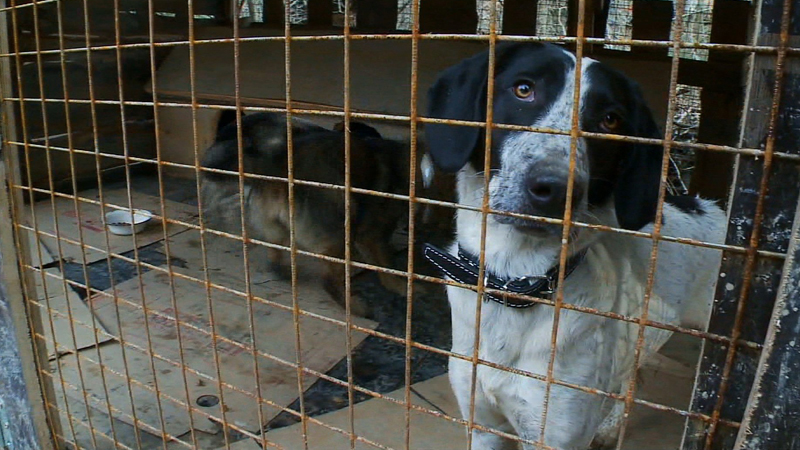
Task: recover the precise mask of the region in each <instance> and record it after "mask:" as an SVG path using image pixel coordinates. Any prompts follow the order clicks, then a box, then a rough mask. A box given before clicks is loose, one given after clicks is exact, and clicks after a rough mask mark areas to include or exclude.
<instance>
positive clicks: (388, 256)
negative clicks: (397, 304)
mask: <svg viewBox="0 0 800 450" xmlns="http://www.w3.org/2000/svg"><path fill="white" fill-rule="evenodd" d="M358 250H359V252H360V253H361V254H363V255H364V258H365V259H367V263H369V264H372V265H375V266H380V267H385V268H389V269H391V268H393V267H394V261H393V260H392V248H391V245H389V237H388V236H387V235H386V233H382V235H380V236H375V237H372V236H367V238H366V239H363V240H361V242H359V243H358ZM378 279H379V280H380V281H381V285H383V287H384V288H386V289H388V290H389V291H391V292H393V293H395V294H397V295H402V296H405V295H406V287H407V282H406V279H405V278H403V277H400V276H397V275H392V274H390V273H386V272H378Z"/></svg>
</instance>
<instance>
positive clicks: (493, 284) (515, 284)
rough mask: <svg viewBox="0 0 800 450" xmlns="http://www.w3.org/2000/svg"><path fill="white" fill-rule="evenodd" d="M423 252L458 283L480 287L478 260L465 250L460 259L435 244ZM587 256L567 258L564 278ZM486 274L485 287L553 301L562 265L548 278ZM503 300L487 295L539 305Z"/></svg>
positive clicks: (511, 303)
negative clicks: (503, 276)
mask: <svg viewBox="0 0 800 450" xmlns="http://www.w3.org/2000/svg"><path fill="white" fill-rule="evenodd" d="M422 253H423V255H424V256H425V258H426V259H427V260H428V261H430V262H431V263H432V264H433V265H435V266H436V267H438V268H439V269H440V270H441V271H442V272H444V273H445V275H447V276H448V277H450V278H452V279H453V280H454V281H457V282H459V283H464V284H471V285H477V284H478V258H477V257H476V256H475V255H472V254H469V253H467V252H465V251H463V250H462V249H461V247H459V248H458V256H457V257H456V256H453V255H451V254H449V253H447V252H446V251H444V250H442V249H440V248H438V247H436V246H434V245H431V244H425V245H424V247H423V250H422ZM585 256H586V249H583V250H581V251H579V252H578V253H576V254H574V255H572V256H571V257H570V258H569V259H567V265H566V267H565V269H566V273H565V274H564V279H566V278H567V277H568V276H569V275H570V274H571V273H572V272H573V271H574V270H575V268H577V267H578V265H579V264H580V263H581V262H582V261H583V258H584V257H585ZM484 274H485V276H486V282H485V283H484V285H485V287H488V288H491V289H497V290H499V291H506V292H510V293H513V294H522V295H529V296H532V297H539V298H545V299H550V298H551V296H552V295H553V293H555V291H556V288H557V287H558V286H557V284H558V264H556V265H555V266H553V267H551V268H550V270H548V271H547V273H545V274H544V275H533V276H526V277H519V278H511V279H504V278H500V277H498V276H497V275H494V274H492V273H490V272H488V271H484ZM502 297H503V298H498V297H496V296H495V295H492V294H485V295H484V298H485V299H489V300H492V301H493V302H497V303H500V304H501V305H504V306H508V307H511V308H528V307H531V306H534V305H536V303H535V302H531V301H527V300H522V299H516V298H510V297H508V296H506V295H503V296H502Z"/></svg>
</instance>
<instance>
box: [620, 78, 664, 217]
mask: <svg viewBox="0 0 800 450" xmlns="http://www.w3.org/2000/svg"><path fill="white" fill-rule="evenodd" d="M634 92H635V102H636V107H635V109H634V111H635V115H634V121H635V122H634V123H633V135H634V136H637V137H644V138H651V139H663V138H664V135H663V134H662V133H661V131H659V128H658V125H656V121H655V119H653V113H652V112H651V111H650V108H648V107H647V104H646V103H645V102H644V99H643V98H642V95H641V93H640V92H639V89H638V87H634ZM663 155H664V149H663V147H662V146H661V145H647V144H632V145H631V150H630V152H629V153H628V155H627V157H626V158H625V159H624V160H623V161H622V168H621V172H620V176H619V178H618V180H617V186H616V188H615V190H614V207H615V209H616V214H617V221H618V222H619V225H620V227H622V228H625V229H627V230H639V229H641V228H642V227H644V226H645V225H647V224H648V223H651V222H653V221H654V220H655V217H656V207H657V206H658V191H659V184H660V182H661V164H662V158H663Z"/></svg>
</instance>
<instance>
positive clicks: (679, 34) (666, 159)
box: [616, 0, 686, 450]
mask: <svg viewBox="0 0 800 450" xmlns="http://www.w3.org/2000/svg"><path fill="white" fill-rule="evenodd" d="M685 9H686V1H685V0H677V1H676V2H675V18H673V20H672V31H671V32H672V35H673V36H675V39H674V45H673V47H672V65H671V72H670V82H669V100H668V103H667V123H666V126H665V128H664V146H663V148H664V155H663V158H662V163H661V177H660V183H659V184H660V186H659V191H658V206H657V207H656V216H655V219H654V225H653V238H652V239H653V245H652V249H651V251H650V263H649V265H650V266H649V269H648V273H647V285H646V287H645V294H644V307H643V309H642V315H641V318H642V320H647V316H648V313H649V307H650V301H651V299H652V295H653V287H654V286H655V275H656V269H657V267H658V264H657V262H658V249H659V241H660V237H661V227H662V226H663V224H664V220H663V217H664V201H665V195H666V187H667V177H668V176H669V163H670V151H671V149H672V144H673V136H672V134H673V127H674V124H675V122H674V120H673V117H674V116H675V108H676V106H677V100H676V99H677V88H678V68H679V64H680V54H681V52H680V51H679V47H680V43H681V39H682V38H683V19H682V17H683V14H684V12H685ZM676 18H680V19H676ZM645 328H646V327H645V325H643V324H640V325H639V330H638V336H637V340H636V348H635V350H634V357H633V368H632V374H633V376H631V379H630V380H629V381H628V386H627V393H626V395H625V410H624V413H623V416H622V424H621V425H620V429H619V435H618V436H617V446H616V449H617V450H622V444H623V442H624V440H625V431H626V429H627V426H628V420H629V417H630V413H631V406H632V404H633V398H634V394H635V392H636V378H637V376H636V373H637V370H638V369H639V361H640V358H641V352H642V346H643V345H644V333H645Z"/></svg>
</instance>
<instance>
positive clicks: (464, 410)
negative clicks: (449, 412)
mask: <svg viewBox="0 0 800 450" xmlns="http://www.w3.org/2000/svg"><path fill="white" fill-rule="evenodd" d="M449 376H450V386H451V387H452V388H453V393H454V394H455V396H456V400H457V401H458V407H459V409H460V410H461V417H462V418H463V419H464V420H468V419H469V417H470V397H471V386H472V364H470V363H469V362H468V361H464V360H462V359H458V358H450V373H449ZM474 420H475V423H476V424H479V425H482V426H484V427H489V428H494V429H496V430H499V431H503V432H506V433H510V434H513V433H514V428H513V427H512V426H511V424H510V423H509V422H508V420H506V418H505V417H504V416H503V415H502V413H501V412H500V410H499V409H498V408H496V407H495V406H493V405H492V404H491V403H490V401H489V399H488V398H487V397H486V396H485V395H484V393H483V392H482V391H481V389H480V387H479V386H478V387H476V389H475V412H474ZM472 448H474V449H476V450H517V449H518V446H517V443H516V442H515V441H513V440H510V439H506V438H504V437H502V436H498V435H496V434H494V433H491V432H489V431H483V430H477V429H473V430H472Z"/></svg>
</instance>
